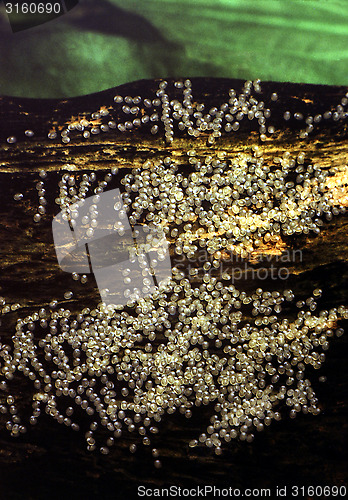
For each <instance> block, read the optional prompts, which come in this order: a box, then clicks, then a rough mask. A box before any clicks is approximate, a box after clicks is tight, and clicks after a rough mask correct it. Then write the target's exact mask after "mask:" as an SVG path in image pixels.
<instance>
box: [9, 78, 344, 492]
mask: <svg viewBox="0 0 348 500" xmlns="http://www.w3.org/2000/svg"><path fill="white" fill-rule="evenodd" d="M192 84H193V95H194V98H195V99H196V100H197V101H198V102H204V103H205V104H206V108H207V109H209V108H210V107H212V106H217V105H218V104H221V103H222V102H225V100H226V99H227V98H226V95H228V89H229V88H231V87H233V88H235V89H236V90H237V91H238V90H239V89H241V87H242V82H241V81H234V80H220V79H219V80H217V79H192ZM157 86H158V82H156V81H141V82H137V83H134V84H129V85H126V86H122V87H119V88H117V89H111V90H108V91H105V92H101V93H99V94H94V95H90V96H83V97H80V98H74V99H69V100H64V101H55V100H50V101H37V100H29V99H14V98H8V97H3V98H1V99H0V126H1V129H0V141H1V143H2V147H1V160H0V262H1V264H0V265H1V274H0V295H3V296H4V297H6V300H7V302H8V303H15V302H18V303H19V304H20V308H19V309H18V310H16V311H13V312H10V313H8V314H6V315H4V316H3V317H2V318H1V321H2V324H1V340H2V342H4V343H11V335H12V334H13V327H14V324H15V321H16V319H17V317H19V316H20V317H21V316H23V315H26V314H28V313H30V311H34V310H37V309H38V308H40V306H42V305H47V304H48V303H49V302H50V301H51V300H52V299H57V300H58V301H59V303H60V304H62V305H68V306H69V308H70V309H71V310H73V311H79V310H81V309H82V308H83V307H86V306H88V305H92V304H96V303H97V302H98V300H99V294H98V291H97V289H96V284H95V281H94V279H93V276H91V275H89V279H88V283H87V284H86V285H84V286H82V285H81V284H77V283H75V282H73V281H72V279H71V276H70V275H69V274H67V273H64V272H63V271H61V270H60V268H59V266H58V263H57V261H56V255H55V251H54V246H53V241H52V234H51V220H52V217H53V216H54V215H56V214H57V213H58V211H59V207H58V206H57V205H56V204H55V203H54V199H55V198H56V197H57V195H58V193H57V182H58V180H59V176H60V175H61V174H62V172H66V171H68V170H69V169H70V170H71V171H73V172H74V173H78V174H80V173H83V172H90V171H91V170H93V171H95V172H96V173H97V175H100V176H101V175H102V174H104V175H105V173H106V172H107V171H108V170H110V168H111V167H112V166H118V167H119V168H120V171H121V174H123V173H124V172H125V171H126V170H129V169H131V168H134V167H135V166H141V164H142V163H143V162H144V161H145V160H146V159H149V158H150V159H157V158H163V157H164V156H167V155H173V156H175V157H176V159H177V160H179V161H181V162H182V163H183V164H184V163H185V158H186V157H187V156H186V153H187V151H188V150H190V149H192V148H193V147H194V149H195V150H196V151H198V154H199V155H201V156H202V157H203V156H205V155H207V154H210V153H211V152H212V151H216V150H219V151H222V150H223V151H226V152H228V153H229V154H233V155H236V154H238V153H239V152H245V151H249V150H250V147H251V146H252V145H253V144H255V143H258V144H259V145H260V146H261V147H262V149H263V151H264V156H265V158H268V157H271V156H274V155H276V156H281V155H282V154H283V152H284V151H287V150H289V151H291V152H292V153H293V154H295V153H296V152H300V151H304V152H305V154H306V157H308V158H310V159H311V162H312V163H314V162H319V163H320V165H321V166H322V168H324V169H328V170H329V171H330V172H331V173H332V174H333V175H334V178H335V181H334V183H333V186H332V189H335V187H337V186H338V185H339V184H340V185H341V187H342V189H341V191H340V196H347V194H348V186H347V182H346V181H345V179H346V177H345V176H346V175H347V160H346V159H347V157H348V141H347V121H346V120H345V121H339V122H332V121H330V122H329V121H327V122H325V121H322V122H321V123H320V124H319V126H318V127H317V129H316V130H315V131H314V132H313V133H312V134H311V135H310V137H309V139H306V140H299V137H298V132H299V130H300V129H301V126H302V128H303V123H302V125H301V124H300V123H299V122H297V121H296V120H291V121H290V122H284V120H283V114H284V111H286V110H289V111H292V112H294V111H298V112H303V113H304V114H313V115H314V114H318V113H323V112H324V111H325V110H328V109H331V108H333V107H334V106H336V105H337V104H338V103H339V102H340V99H341V97H342V96H343V95H344V93H345V92H346V89H344V88H339V87H322V86H310V85H294V84H276V83H264V84H262V92H263V93H262V97H263V99H264V100H265V102H270V95H271V93H272V92H277V93H278V96H279V99H278V101H277V102H276V103H274V104H272V124H273V125H275V127H276V132H275V133H274V134H273V135H272V136H270V137H269V138H268V139H267V141H265V142H263V143H261V142H260V141H259V135H258V132H257V129H254V124H253V123H252V122H250V123H248V122H246V123H245V124H244V122H243V124H242V127H241V130H240V131H238V133H235V134H223V136H222V137H221V138H220V139H219V140H218V141H217V142H216V144H215V145H214V146H213V147H211V146H209V145H208V144H207V136H203V137H201V138H199V139H196V140H194V141H193V140H192V139H191V138H189V137H188V136H187V135H185V134H181V135H178V136H176V138H175V139H174V142H173V143H172V144H171V145H170V146H169V145H168V144H166V143H165V142H164V140H163V136H162V134H159V135H156V136H151V134H149V132H148V130H146V129H145V130H144V131H139V132H135V133H125V134H121V133H120V132H118V131H116V132H115V131H110V132H107V133H102V134H100V135H98V136H94V137H91V138H90V139H87V140H86V139H83V138H81V135H80V134H77V133H75V132H72V133H71V137H72V140H71V142H70V143H69V144H62V143H61V142H60V141H59V140H54V141H50V140H48V139H47V132H48V131H49V130H52V129H53V128H55V129H56V130H61V129H62V127H63V126H64V125H65V126H66V124H68V123H71V122H73V121H74V120H75V119H76V117H77V116H79V117H82V116H87V115H88V114H89V113H91V112H95V111H97V110H99V109H101V108H106V109H109V111H110V115H111V116H112V117H113V118H114V119H115V120H116V121H117V120H118V119H119V116H118V115H117V113H116V112H115V111H114V108H113V96H114V95H115V94H121V95H131V96H135V95H141V96H143V97H147V96H149V97H151V96H152V95H154V93H155V91H156V89H157ZM27 129H32V130H34V131H35V137H34V138H32V139H30V140H29V139H28V138H26V137H25V135H24V131H25V130H27ZM9 136H16V137H17V143H16V144H8V143H6V142H5V141H6V138H7V137H9ZM41 169H44V170H46V171H47V172H48V177H47V179H45V185H46V198H47V200H48V205H47V214H46V215H45V216H44V217H43V221H42V222H40V224H34V222H33V215H34V213H35V207H36V206H37V192H36V188H35V184H36V183H37V182H38V181H39V180H40V177H39V176H38V172H39V171H40V170H41ZM121 174H120V175H121ZM120 175H118V176H117V177H116V179H115V183H114V184H113V185H114V186H116V185H117V183H118V182H119V180H120ZM18 192H21V193H23V194H24V197H23V200H21V201H18V202H16V201H14V199H13V196H14V194H15V193H18ZM347 225H348V220H347V216H346V215H341V216H338V217H334V218H333V220H332V221H329V222H326V223H325V224H324V226H323V229H322V231H321V233H320V235H318V236H312V235H302V236H297V237H284V238H283V241H284V244H285V248H286V249H288V250H291V249H300V250H301V251H302V257H303V258H302V261H295V262H292V263H291V262H290V263H288V264H286V263H282V262H278V263H275V265H277V266H286V267H287V268H288V269H289V271H290V273H291V276H290V278H289V282H287V284H286V286H287V287H291V288H292V289H293V290H294V292H295V294H296V293H297V294H299V295H301V296H306V295H307V296H308V294H309V293H311V291H312V290H313V288H315V287H317V286H320V287H322V288H323V290H324V294H323V299H322V301H321V303H320V308H330V307H336V306H338V305H340V304H347V299H348V292H347V278H348V257H347V256H348V239H347ZM272 251H274V248H272V247H271V246H270V247H269V248H266V249H264V253H265V254H272ZM248 266H252V264H250V263H248ZM241 286H242V287H244V288H245V289H248V287H250V283H249V282H248V279H245V280H243V283H241ZM67 289H70V290H72V291H73V292H74V298H73V300H71V301H67V300H65V299H64V298H63V294H64V291H65V290H67ZM346 353H347V340H346V335H345V336H343V337H341V338H337V339H336V338H335V339H332V341H331V347H330V350H329V352H328V354H327V361H326V363H325V364H324V367H323V368H322V369H321V370H320V373H319V375H326V376H327V377H328V381H327V383H326V384H320V383H319V382H318V381H317V380H318V376H319V375H318V373H314V371H313V377H312V382H313V385H314V388H315V389H316V391H317V394H318V397H319V400H320V402H321V407H322V410H323V412H322V414H321V415H319V416H317V417H311V416H308V415H307V416H306V415H300V416H299V417H298V418H297V419H296V420H294V421H293V420H290V419H288V418H285V419H284V420H282V421H281V422H278V423H277V422H274V423H272V425H271V426H270V427H269V428H267V429H266V431H264V432H263V433H260V434H259V433H257V434H256V438H255V441H254V443H252V444H246V443H242V442H231V443H230V446H229V449H228V450H227V451H226V452H225V453H224V455H223V456H222V457H215V456H214V455H213V454H212V453H211V452H210V451H209V450H207V449H204V450H200V449H199V450H198V451H197V449H195V450H194V451H192V450H190V451H189V448H188V446H187V443H188V441H189V440H190V439H191V438H192V437H195V436H197V435H198V434H199V430H201V431H202V429H203V428H205V427H206V425H207V424H208V415H209V412H208V409H203V410H201V409H199V412H198V413H197V414H196V415H194V417H193V418H192V419H191V420H189V421H187V420H186V419H184V418H181V417H180V416H174V417H171V418H167V419H166V421H165V422H164V423H163V424H161V430H160V437H159V438H158V443H157V445H158V448H159V449H160V450H161V456H162V457H163V469H162V470H155V469H154V468H153V465H152V461H151V460H149V454H146V453H144V452H143V451H140V453H137V454H136V455H134V456H133V455H131V454H130V453H129V451H128V450H127V448H128V446H129V444H131V441H130V438H129V437H125V438H124V439H122V441H120V442H119V443H118V444H117V446H116V447H114V449H113V450H112V453H111V454H110V455H109V456H107V457H103V456H100V455H95V454H90V453H88V452H87V451H85V444H84V440H83V436H79V435H75V434H74V433H72V432H71V431H69V430H66V429H64V428H61V426H58V424H56V423H55V422H53V421H50V420H48V419H46V418H45V417H44V418H42V421H41V420H40V423H39V424H38V426H37V427H35V428H33V429H30V430H29V431H28V433H27V434H26V435H25V436H24V437H23V438H20V439H18V440H14V439H12V438H10V437H9V435H8V433H7V432H6V431H5V430H4V425H5V421H6V420H5V417H4V416H3V415H0V484H1V489H0V498H3V499H4V500H10V499H12V498H13V499H17V498H25V499H28V500H29V499H33V500H38V499H41V498H61V496H62V495H66V496H67V497H68V498H70V497H71V498H88V499H89V498H91V499H94V498H98V499H103V498H119V499H123V498H136V487H137V485H138V484H147V485H151V486H162V485H167V484H176V485H181V486H190V487H192V486H194V485H204V484H215V485H217V486H221V487H222V486H232V487H234V488H271V489H272V498H275V487H276V486H277V485H278V486H283V485H295V484H297V485H318V484H321V485H326V484H327V485H331V486H332V485H342V484H344V483H345V481H346V479H347V475H346V473H347V456H346V444H347V420H346V418H347V392H346V390H347V371H346ZM16 383H17V384H18V385H17V389H16V390H17V391H18V393H19V394H21V396H22V397H23V398H24V399H25V398H26V397H29V393H28V394H27V393H26V387H25V386H23V385H21V384H22V382H20V381H18V382H16ZM26 394H27V396H26ZM3 397H5V395H1V394H0V399H1V398H3Z"/></svg>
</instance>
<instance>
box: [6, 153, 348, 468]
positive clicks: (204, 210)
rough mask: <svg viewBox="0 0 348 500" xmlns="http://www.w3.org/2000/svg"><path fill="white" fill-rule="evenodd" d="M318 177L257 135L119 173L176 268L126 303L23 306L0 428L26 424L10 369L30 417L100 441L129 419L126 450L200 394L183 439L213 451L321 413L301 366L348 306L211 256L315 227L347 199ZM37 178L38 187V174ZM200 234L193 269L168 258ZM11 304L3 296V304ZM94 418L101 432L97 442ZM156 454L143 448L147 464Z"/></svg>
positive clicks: (65, 200)
mask: <svg viewBox="0 0 348 500" xmlns="http://www.w3.org/2000/svg"><path fill="white" fill-rule="evenodd" d="M188 170H189V171H190V173H189V174H187V175H184V172H187V171H188ZM117 172H118V171H117V168H114V169H113V171H112V172H110V173H109V174H106V176H105V178H103V180H100V181H98V182H97V179H96V176H95V175H94V174H93V173H91V174H90V175H88V174H84V176H83V177H81V179H80V183H79V184H78V182H77V180H76V178H75V177H74V175H72V173H69V174H68V173H66V174H63V176H62V179H61V181H60V183H59V186H58V187H59V194H58V197H57V198H56V203H57V204H58V205H59V207H60V208H61V209H63V208H64V207H68V206H69V204H70V203H74V202H76V201H78V200H79V199H83V198H84V197H85V196H86V195H87V194H88V191H89V189H92V188H93V187H94V186H95V185H96V187H94V190H93V192H94V193H95V194H96V195H98V194H101V193H102V192H103V191H104V190H106V189H107V188H108V186H110V183H111V181H112V178H113V175H116V174H117ZM41 177H42V178H43V179H44V177H45V176H44V175H43V174H42V175H41ZM327 179H328V174H327V173H326V172H325V171H323V170H321V168H320V166H319V165H311V164H309V163H308V162H306V161H305V157H304V155H303V154H302V153H299V154H298V155H297V156H296V157H292V156H291V155H290V154H289V153H285V154H284V155H283V156H282V157H276V158H273V160H270V159H266V158H264V156H263V152H262V149H260V148H259V147H256V146H255V147H253V148H252V150H251V151H250V153H249V154H240V155H230V156H229V155H228V154H227V153H225V152H223V151H220V152H218V153H216V154H215V155H214V154H212V155H210V156H209V157H204V158H200V155H199V154H198V153H197V152H195V151H194V150H191V151H189V152H188V154H187V162H185V164H181V163H180V162H178V161H174V160H173V159H172V158H171V157H166V158H164V160H163V161H156V162H152V161H146V162H145V163H144V165H143V167H142V168H135V169H132V171H131V172H130V173H127V174H125V175H124V176H123V178H122V180H121V185H122V186H123V194H122V199H123V203H124V206H125V207H126V211H127V214H128V218H129V221H130V223H131V224H136V223H146V224H148V225H150V226H151V225H154V227H158V226H161V227H162V228H163V230H164V231H165V233H166V235H167V237H168V240H169V241H170V242H171V254H172V262H173V268H172V279H171V280H170V282H169V283H166V284H165V286H163V287H160V288H159V289H158V290H157V291H156V292H155V293H154V294H153V295H152V296H150V297H146V298H143V299H140V300H139V301H138V302H136V303H134V302H130V303H129V304H128V305H127V307H126V308H124V309H123V310H122V311H115V310H113V309H112V308H109V307H106V306H104V305H103V304H102V303H101V304H99V305H98V306H97V307H95V308H84V309H83V310H82V311H81V312H80V313H79V314H77V315H76V314H73V313H72V312H71V311H70V310H69V309H66V308H62V307H61V308H59V304H58V302H57V301H56V300H53V301H52V302H51V303H50V306H49V307H46V308H41V309H40V310H39V311H37V312H36V313H34V314H31V315H28V316H27V317H25V318H23V319H18V321H17V324H16V330H15V334H14V336H13V347H10V346H8V345H5V344H1V345H0V376H1V379H2V382H1V388H2V389H3V390H4V391H5V392H7V393H8V394H9V395H8V396H7V397H6V399H5V400H3V401H2V404H1V406H0V411H1V412H2V413H4V414H6V415H7V416H8V421H7V424H6V427H7V429H8V430H9V431H10V432H11V434H12V435H14V436H17V435H20V434H21V433H23V432H25V431H26V425H25V423H24V422H22V420H23V419H22V417H21V416H20V411H19V409H18V404H17V401H16V399H15V397H14V396H12V395H10V384H11V380H13V379H15V378H16V377H17V375H18V372H20V373H22V374H23V375H24V376H25V377H27V378H28V379H29V380H30V381H31V382H32V384H33V388H34V390H33V396H32V412H31V415H30V416H29V417H28V419H29V422H30V424H35V423H36V422H37V420H38V417H39V416H40V414H41V413H43V412H44V413H46V414H48V415H50V416H51V417H52V418H54V419H55V420H56V421H57V422H59V423H61V424H64V425H66V426H68V427H71V428H72V429H73V430H76V431H77V430H80V429H81V428H82V429H83V431H84V432H85V437H86V442H87V447H88V449H89V450H95V449H96V448H97V446H99V449H100V451H101V452H102V453H104V454H107V453H109V451H110V449H111V448H112V446H113V445H114V444H115V442H116V441H117V439H119V438H120V437H121V436H122V435H124V433H130V434H131V435H133V436H134V443H133V444H132V445H131V446H130V451H131V452H134V451H136V447H137V444H136V443H138V444H139V443H142V444H143V445H144V446H149V447H151V444H152V442H153V440H154V439H156V437H155V436H156V434H158V432H159V426H160V423H161V421H162V420H163V419H164V417H165V415H166V414H172V413H175V412H179V413H180V414H183V415H184V416H185V417H186V418H190V417H191V416H192V415H193V414H194V413H195V411H197V410H195V409H196V408H197V407H200V406H208V405H210V406H211V407H212V408H213V410H212V413H213V414H212V416H211V417H210V423H209V425H208V426H207V428H206V431H205V432H203V433H201V434H200V435H199V436H196V438H195V439H193V440H192V441H190V443H189V446H190V447H195V446H197V445H199V444H205V445H206V446H207V447H209V448H211V447H212V448H214V449H215V453H216V454H217V455H219V454H221V453H222V449H223V445H224V443H228V442H229V441H231V440H232V439H234V438H239V439H241V440H246V441H251V440H252V439H253V437H254V432H255V430H258V431H260V430H262V429H263V428H264V426H268V425H269V424H270V423H271V422H272V420H278V419H280V418H281V414H282V412H283V411H284V408H286V407H288V409H289V411H290V416H291V417H295V416H296V414H297V413H299V412H301V411H302V412H303V413H312V414H317V413H319V411H320V409H319V407H318V401H317V398H316V395H315V392H314V390H313V388H312V385H311V382H310V380H309V378H307V377H306V368H307V367H308V366H310V367H313V368H315V369H318V368H320V367H321V365H322V363H323V362H324V360H325V353H324V351H325V350H327V349H328V346H329V342H328V340H329V338H330V337H332V336H333V334H334V330H335V329H336V328H337V321H338V320H340V319H342V318H348V309H347V308H346V307H344V306H340V307H337V308H332V309H330V310H322V311H319V312H317V313H315V311H316V310H317V301H318V299H320V296H321V293H322V291H321V290H320V289H315V290H314V291H313V294H312V296H310V297H307V299H306V300H300V301H294V299H295V297H294V294H293V292H292V291H291V290H283V291H281V290H273V291H269V290H265V289H263V288H260V287H255V290H253V291H250V290H249V291H245V290H242V289H238V287H236V286H235V285H234V284H231V277H230V275H229V273H228V270H227V271H226V272H224V273H222V274H221V276H220V275H219V273H218V270H219V267H220V266H221V258H220V257H221V251H222V250H228V251H236V252H239V253H240V254H241V255H242V256H243V255H244V254H245V252H248V251H250V248H254V247H255V246H257V245H259V244H260V243H261V242H262V241H264V242H271V243H272V242H273V243H276V242H277V241H278V239H279V238H280V237H281V236H285V235H291V234H301V233H308V232H310V231H313V232H314V233H317V232H318V231H319V230H320V226H321V224H322V221H321V219H320V216H322V215H325V216H326V217H327V218H329V219H330V218H331V217H332V215H335V214H338V213H340V212H341V211H343V210H344V209H343V207H340V206H339V205H337V202H336V201H335V200H333V199H332V198H331V196H330V192H329V189H328V188H327V185H326V181H327ZM38 189H39V190H41V193H39V195H40V194H41V195H43V194H44V193H43V192H42V189H44V187H43V185H42V184H40V185H39V186H38ZM41 201H42V200H41ZM96 205H97V204H96ZM200 248H204V249H206V250H207V255H210V256H211V259H210V260H209V259H207V262H206V263H205V265H204V266H203V274H201V276H199V277H198V270H197V269H195V268H194V267H192V268H190V269H186V270H184V271H182V270H180V269H179V268H178V267H179V266H178V267H177V266H176V265H175V263H176V258H179V257H180V256H182V255H183V254H184V255H186V257H190V258H192V257H194V256H195V255H196V253H197V252H198V251H199V249H200ZM284 305H285V307H284ZM289 308H290V309H289ZM12 310H13V308H11V306H9V305H6V304H5V303H4V301H3V303H2V313H3V314H6V313H8V312H10V311H12ZM284 310H285V312H284ZM289 310H291V312H290V313H289ZM286 313H287V314H288V315H286ZM336 333H337V335H341V334H342V329H340V328H338V329H336ZM81 413H82V414H84V416H81ZM100 429H104V430H105V431H106V433H107V434H108V437H107V438H106V439H105V444H104V445H103V446H101V447H100V445H98V439H99V431H100ZM103 435H104V434H103ZM159 454H160V452H159V450H158V449H157V448H153V449H152V455H153V457H154V458H155V466H156V467H160V466H161V462H160V460H159Z"/></svg>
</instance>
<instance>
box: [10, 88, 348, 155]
mask: <svg viewBox="0 0 348 500" xmlns="http://www.w3.org/2000/svg"><path fill="white" fill-rule="evenodd" d="M173 92H174V94H175V95H174V98H173ZM278 100H279V96H278V94H277V93H276V92H273V93H272V94H271V95H270V96H269V98H267V99H265V98H264V97H262V88H261V81H260V80H255V81H251V80H248V81H246V82H245V83H244V85H243V87H242V89H241V90H240V92H238V91H236V90H235V89H233V88H230V89H229V90H228V96H227V97H226V98H225V99H223V98H222V99H221V101H224V102H221V103H219V104H217V105H216V106H212V107H209V109H208V108H207V107H206V105H205V104H204V103H200V102H197V100H196V99H195V96H194V93H193V84H192V81H191V80H190V79H186V80H178V81H166V80H161V81H159V84H158V89H157V91H156V92H155V95H151V94H150V93H149V95H148V97H143V96H140V95H136V96H134V97H132V96H130V95H126V96H122V95H116V96H114V102H113V104H110V105H109V106H107V105H106V106H102V107H100V109H98V110H96V111H94V112H92V113H90V114H88V115H83V116H81V117H79V118H78V119H74V120H73V121H70V122H69V123H68V124H65V125H62V126H60V127H54V128H53V129H51V130H50V131H49V132H48V133H47V137H48V139H50V140H57V139H60V141H61V142H62V143H63V144H69V143H70V142H71V140H72V139H74V138H75V137H78V135H79V134H80V135H81V136H82V137H83V138H84V139H86V140H88V139H90V138H91V137H93V136H97V135H98V134H100V133H106V132H110V131H112V130H114V131H118V132H121V133H129V132H134V131H137V130H140V129H141V130H143V131H144V132H145V133H147V132H149V133H150V134H152V135H153V136H157V135H159V134H161V135H163V136H164V139H165V141H166V143H167V144H169V145H170V144H171V143H172V142H173V140H174V138H175V137H176V136H178V135H180V134H183V133H186V134H187V135H188V136H189V137H192V138H195V137H200V136H202V135H204V136H206V135H207V142H208V145H210V146H212V145H213V144H214V143H215V141H216V140H217V139H218V138H219V137H221V135H222V134H226V133H227V134H229V133H236V132H237V131H238V130H240V129H241V128H243V123H252V124H254V123H255V124H256V129H257V130H258V132H259V138H260V140H261V141H266V140H268V138H269V137H270V136H272V134H274V133H275V132H276V127H275V125H274V124H272V123H271V122H272V118H271V115H272V107H273V105H274V104H275V103H276V102H277V101H278ZM347 105H348V92H347V93H346V94H344V95H343V96H342V98H341V99H340V101H339V102H338V103H337V105H336V106H333V107H332V108H330V109H327V110H325V111H323V112H322V113H317V114H313V113H310V112H308V113H307V112H305V111H302V112H299V111H295V112H294V111H289V110H287V111H285V112H284V114H283V120H284V122H285V123H288V122H289V120H292V121H293V122H295V123H297V124H299V125H300V126H301V124H303V127H302V128H300V130H299V131H298V136H299V138H301V139H306V138H307V137H308V136H309V134H311V133H312V132H313V131H314V130H315V129H316V127H317V126H319V124H320V123H321V122H338V121H344V120H346V119H347V116H348V111H347ZM267 106H270V107H267ZM25 136H26V138H29V139H30V138H33V137H35V132H34V131H33V130H31V129H28V130H26V131H25ZM16 142H17V138H16V137H15V136H9V137H8V138H7V143H8V144H15V143H16Z"/></svg>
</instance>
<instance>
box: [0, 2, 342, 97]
mask: <svg viewBox="0 0 348 500" xmlns="http://www.w3.org/2000/svg"><path fill="white" fill-rule="evenodd" d="M120 9H122V10H120ZM0 71H1V72H0V94H2V95H15V96H24V97H54V98H56V97H71V96H75V95H81V94H88V93H92V92H97V91H100V90H104V89H107V88H110V87H115V86H117V85H120V84H123V83H126V82H131V81H134V80H138V79H142V78H156V77H170V76H173V77H180V76H191V77H193V76H211V77H228V78H242V79H255V78H260V79H261V80H273V81H291V82H303V83H319V84H328V85H347V84H348V1H347V0H178V1H176V0H80V4H79V5H78V6H77V7H75V8H74V9H72V10H71V11H70V12H68V13H67V14H65V15H63V16H61V17H59V18H58V19H55V20H53V21H50V22H49V23H46V24H44V25H41V26H37V27H35V28H31V29H28V30H25V31H21V32H18V33H12V32H11V29H10V25H9V21H8V18H7V15H6V13H5V9H4V5H2V7H1V14H0Z"/></svg>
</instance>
